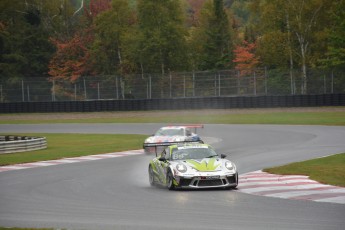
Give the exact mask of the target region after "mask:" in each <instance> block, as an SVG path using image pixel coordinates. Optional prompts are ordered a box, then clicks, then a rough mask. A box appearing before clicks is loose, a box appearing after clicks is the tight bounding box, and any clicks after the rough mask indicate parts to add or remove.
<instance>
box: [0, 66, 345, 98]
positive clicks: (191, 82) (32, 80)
mask: <svg viewBox="0 0 345 230" xmlns="http://www.w3.org/2000/svg"><path fill="white" fill-rule="evenodd" d="M301 76H302V73H301V72H300V71H297V70H294V71H289V70H286V71H283V70H274V69H273V70H268V69H255V70H248V71H237V70H224V71H214V72H210V71H208V72H186V73H172V72H171V73H168V74H165V75H162V74H143V75H127V76H117V75H102V76H85V77H80V78H79V79H78V80H77V81H76V82H70V81H63V80H53V79H51V78H40V77H27V78H25V79H22V80H14V79H8V80H2V81H1V82H0V101H1V102H44V101H85V100H114V99H115V100H121V99H154V98H155V99H159V98H192V97H213V96H214V97H224V96H262V95H272V96H274V95H299V94H301V86H302V80H301V79H302V78H301ZM307 90H308V94H336V93H345V73H344V72H341V71H325V70H309V71H308V80H307Z"/></svg>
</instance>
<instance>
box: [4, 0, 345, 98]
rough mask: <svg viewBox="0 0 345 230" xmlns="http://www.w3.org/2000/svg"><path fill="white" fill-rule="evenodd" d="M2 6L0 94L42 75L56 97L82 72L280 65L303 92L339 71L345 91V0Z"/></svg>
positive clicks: (107, 0) (74, 0)
mask: <svg viewBox="0 0 345 230" xmlns="http://www.w3.org/2000/svg"><path fill="white" fill-rule="evenodd" d="M0 9H1V14H0V83H1V94H2V91H3V90H2V87H3V85H6V87H11V84H12V85H15V84H18V83H20V82H23V80H25V79H29V78H30V79H32V78H35V77H40V78H44V79H46V81H48V82H54V85H53V87H54V97H55V94H59V88H60V89H61V90H60V91H61V92H60V93H61V94H68V92H65V91H63V90H62V88H63V87H64V86H63V85H64V84H66V82H68V83H70V84H73V83H75V82H77V81H80V79H81V78H84V77H88V78H95V79H96V78H102V79H103V80H104V79H107V78H112V79H114V76H121V79H127V80H132V81H133V80H135V78H142V79H144V78H145V77H146V76H147V75H148V74H155V75H159V76H165V75H167V74H171V73H181V72H197V71H221V70H236V71H237V72H238V73H239V77H241V76H245V75H246V74H247V73H248V72H252V71H253V70H255V69H270V70H275V71H276V75H277V80H276V84H279V81H280V80H281V79H282V77H283V78H291V79H292V78H293V77H296V76H293V75H294V73H296V70H297V71H298V73H299V74H298V77H299V79H300V82H299V85H298V89H299V93H300V94H307V93H308V91H309V88H311V87H310V84H311V83H312V82H313V79H311V78H312V77H313V76H314V75H311V74H310V72H311V71H312V70H313V71H314V72H315V71H327V72H328V73H332V77H333V73H334V71H336V72H337V73H340V75H341V77H340V78H337V81H338V82H343V83H344V84H340V85H341V88H340V90H339V91H340V92H344V91H345V87H344V85H345V79H344V78H345V76H344V70H345V11H344V9H345V0H332V1H329V0H285V1H283V0H53V1H46V0H2V1H1V2H0ZM281 71H283V72H284V74H280V73H281ZM286 73H288V74H286ZM279 74H280V75H281V76H278V75H279ZM116 80H117V78H116ZM332 81H333V78H332ZM59 82H60V83H59ZM37 84H39V83H37ZM291 84H292V80H291ZM91 87H92V86H91ZM94 87H96V86H95V85H94ZM286 87H287V88H289V87H290V86H289V85H287V86H286ZM332 87H333V82H332ZM22 90H23V89H22ZM27 90H29V89H27ZM290 91H291V93H292V94H293V93H294V92H292V91H293V87H292V86H291V90H290V89H287V90H286V92H288V93H290ZM332 91H333V88H332ZM69 93H70V94H71V93H72V92H69ZM72 94H73V93H72ZM5 96H6V95H1V101H4V98H5Z"/></svg>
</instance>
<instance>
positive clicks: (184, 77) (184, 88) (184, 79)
mask: <svg viewBox="0 0 345 230" xmlns="http://www.w3.org/2000/svg"><path fill="white" fill-rule="evenodd" d="M183 97H186V75H183Z"/></svg>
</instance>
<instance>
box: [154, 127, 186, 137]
mask: <svg viewBox="0 0 345 230" xmlns="http://www.w3.org/2000/svg"><path fill="white" fill-rule="evenodd" d="M183 135H184V132H183V129H182V128H176V129H160V130H158V131H157V132H156V133H155V136H183Z"/></svg>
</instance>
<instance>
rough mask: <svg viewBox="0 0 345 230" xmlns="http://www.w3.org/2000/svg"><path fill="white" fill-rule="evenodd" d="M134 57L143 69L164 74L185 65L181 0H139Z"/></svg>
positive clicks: (185, 33) (184, 31) (185, 53)
mask: <svg viewBox="0 0 345 230" xmlns="http://www.w3.org/2000/svg"><path fill="white" fill-rule="evenodd" d="M138 23H139V34H138V39H139V41H138V47H137V60H138V63H139V66H141V67H142V72H151V73H157V72H160V73H162V74H165V72H166V71H167V70H171V71H178V70H184V69H185V68H186V66H188V62H187V61H186V60H188V59H187V46H186V39H185V37H186V35H187V31H186V29H185V27H184V18H183V13H182V9H181V5H180V0H139V1H138Z"/></svg>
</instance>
